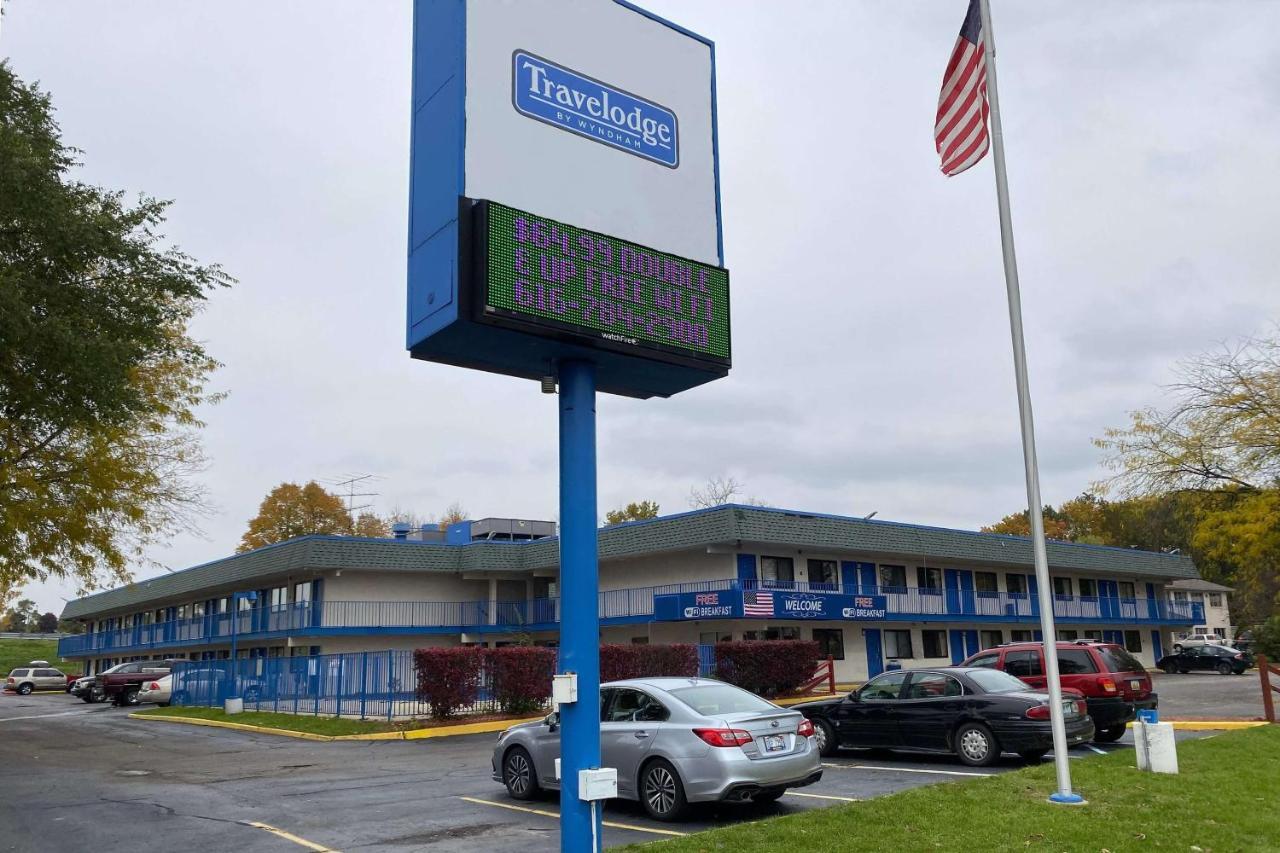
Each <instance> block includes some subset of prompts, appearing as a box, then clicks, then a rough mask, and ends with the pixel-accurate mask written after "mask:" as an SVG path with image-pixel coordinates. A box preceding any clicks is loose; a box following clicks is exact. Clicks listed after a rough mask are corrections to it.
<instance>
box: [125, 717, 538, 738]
mask: <svg viewBox="0 0 1280 853" xmlns="http://www.w3.org/2000/svg"><path fill="white" fill-rule="evenodd" d="M129 718H130V719H134V720H159V721H161V722H165V723H186V724H188V725H192V726H208V727H210V728H215V729H234V730H235V731H241V732H255V733H257V734H267V735H280V736H281V737H292V738H300V739H302V740H313V741H322V742H324V743H328V742H331V741H340V740H423V739H425V738H436V737H453V736H455V735H474V734H485V733H487V732H500V731H502V730H503V729H506V728H509V727H511V726H515V725H519V724H520V723H528V722H532V721H533V720H540V719H542V718H541V717H529V718H527V719H520V720H488V721H486V722H483V723H461V724H459V725H455V726H432V727H429V728H425V729H409V730H408V731H401V732H371V733H369V734H363V735H317V734H312V733H311V732H295V731H290V730H289V729H274V728H271V727H269V726H255V725H251V724H249V723H231V722H226V721H224V720H202V719H200V718H199V717H166V716H163V715H161V714H140V713H137V712H134V713H131V714H129Z"/></svg>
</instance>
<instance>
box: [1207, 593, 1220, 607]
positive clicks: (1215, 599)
mask: <svg viewBox="0 0 1280 853" xmlns="http://www.w3.org/2000/svg"><path fill="white" fill-rule="evenodd" d="M1209 606H1210V607H1221V606H1222V593H1220V592H1211V593H1209Z"/></svg>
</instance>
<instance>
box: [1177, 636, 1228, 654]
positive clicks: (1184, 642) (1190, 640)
mask: <svg viewBox="0 0 1280 853" xmlns="http://www.w3.org/2000/svg"><path fill="white" fill-rule="evenodd" d="M1225 643H1226V640H1225V639H1224V638H1223V637H1220V636H1218V635H1217V634H1188V635H1187V636H1185V637H1182V638H1181V639H1179V640H1175V641H1174V643H1173V650H1174V651H1175V652H1180V651H1182V650H1183V649H1190V648H1193V647H1195V646H1221V645H1224V644H1225Z"/></svg>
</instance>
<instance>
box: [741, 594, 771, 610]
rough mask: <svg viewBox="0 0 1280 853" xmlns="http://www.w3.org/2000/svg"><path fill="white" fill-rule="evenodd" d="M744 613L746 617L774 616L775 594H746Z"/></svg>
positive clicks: (743, 603)
mask: <svg viewBox="0 0 1280 853" xmlns="http://www.w3.org/2000/svg"><path fill="white" fill-rule="evenodd" d="M742 613H743V615H745V616H773V593H771V592H744V593H743V594H742Z"/></svg>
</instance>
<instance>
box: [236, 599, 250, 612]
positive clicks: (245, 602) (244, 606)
mask: <svg viewBox="0 0 1280 853" xmlns="http://www.w3.org/2000/svg"><path fill="white" fill-rule="evenodd" d="M236 601H238V602H240V603H239V605H237V606H236V609H237V610H238V611H240V612H241V613H243V612H244V611H246V610H252V609H253V602H252V601H250V600H249V599H247V598H237V599H236Z"/></svg>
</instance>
